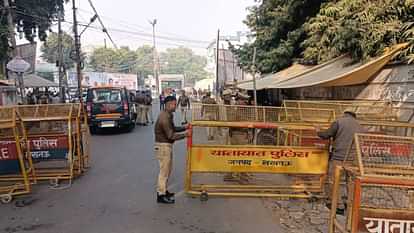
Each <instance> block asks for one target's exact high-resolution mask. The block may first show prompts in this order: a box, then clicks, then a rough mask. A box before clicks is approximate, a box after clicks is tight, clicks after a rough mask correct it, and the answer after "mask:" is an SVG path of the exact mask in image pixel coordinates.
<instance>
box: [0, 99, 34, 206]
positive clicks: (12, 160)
mask: <svg viewBox="0 0 414 233" xmlns="http://www.w3.org/2000/svg"><path fill="white" fill-rule="evenodd" d="M28 175H31V176H34V175H35V174H34V170H33V163H32V159H31V157H30V149H29V147H28V143H27V137H26V134H25V130H24V125H23V122H22V120H21V117H20V116H19V115H18V114H17V112H16V111H15V108H12V107H1V108H0V200H1V202H2V203H9V202H11V201H12V199H13V197H14V196H16V195H22V194H28V193H30V192H31V184H30V181H29V178H28ZM10 176H19V177H20V179H17V180H16V179H10Z"/></svg>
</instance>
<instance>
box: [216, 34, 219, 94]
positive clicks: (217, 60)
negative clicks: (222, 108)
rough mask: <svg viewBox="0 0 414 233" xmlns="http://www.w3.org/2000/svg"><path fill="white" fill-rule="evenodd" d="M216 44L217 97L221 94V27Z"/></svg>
mask: <svg viewBox="0 0 414 233" xmlns="http://www.w3.org/2000/svg"><path fill="white" fill-rule="evenodd" d="M216 42H217V44H216V98H218V94H219V56H220V29H219V30H217V41H216Z"/></svg>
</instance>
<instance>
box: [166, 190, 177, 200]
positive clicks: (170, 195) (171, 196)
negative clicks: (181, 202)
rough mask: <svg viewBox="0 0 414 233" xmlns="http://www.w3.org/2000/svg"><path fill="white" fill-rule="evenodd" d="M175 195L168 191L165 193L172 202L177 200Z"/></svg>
mask: <svg viewBox="0 0 414 233" xmlns="http://www.w3.org/2000/svg"><path fill="white" fill-rule="evenodd" d="M174 195H175V193H170V192H168V190H167V191H166V192H165V196H167V197H168V198H170V199H172V200H174V198H175V196H174Z"/></svg>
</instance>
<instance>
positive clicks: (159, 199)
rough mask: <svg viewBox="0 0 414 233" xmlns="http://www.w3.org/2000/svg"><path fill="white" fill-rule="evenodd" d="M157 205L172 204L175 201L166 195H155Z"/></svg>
mask: <svg viewBox="0 0 414 233" xmlns="http://www.w3.org/2000/svg"><path fill="white" fill-rule="evenodd" d="M157 203H162V204H174V203H175V201H174V200H173V199H171V198H169V197H168V196H167V195H158V194H157Z"/></svg>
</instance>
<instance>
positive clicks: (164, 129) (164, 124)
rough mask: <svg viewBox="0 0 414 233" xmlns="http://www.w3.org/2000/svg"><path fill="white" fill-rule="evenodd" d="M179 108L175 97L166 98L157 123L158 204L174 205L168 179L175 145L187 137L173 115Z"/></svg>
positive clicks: (155, 147) (155, 130)
mask: <svg viewBox="0 0 414 233" xmlns="http://www.w3.org/2000/svg"><path fill="white" fill-rule="evenodd" d="M176 107H177V100H176V98H175V97H173V96H168V97H166V98H165V110H163V111H161V113H160V114H159V115H158V119H157V121H156V123H155V128H154V133H155V145H154V152H155V156H156V157H157V159H158V162H159V166H160V167H159V174H158V183H157V202H158V203H164V204H173V203H174V202H175V199H174V193H170V192H169V191H168V190H167V184H168V179H169V177H170V174H171V170H172V160H173V144H174V142H175V141H177V140H181V139H184V138H185V137H187V132H186V129H185V127H175V126H174V119H173V113H174V112H175V109H176Z"/></svg>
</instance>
